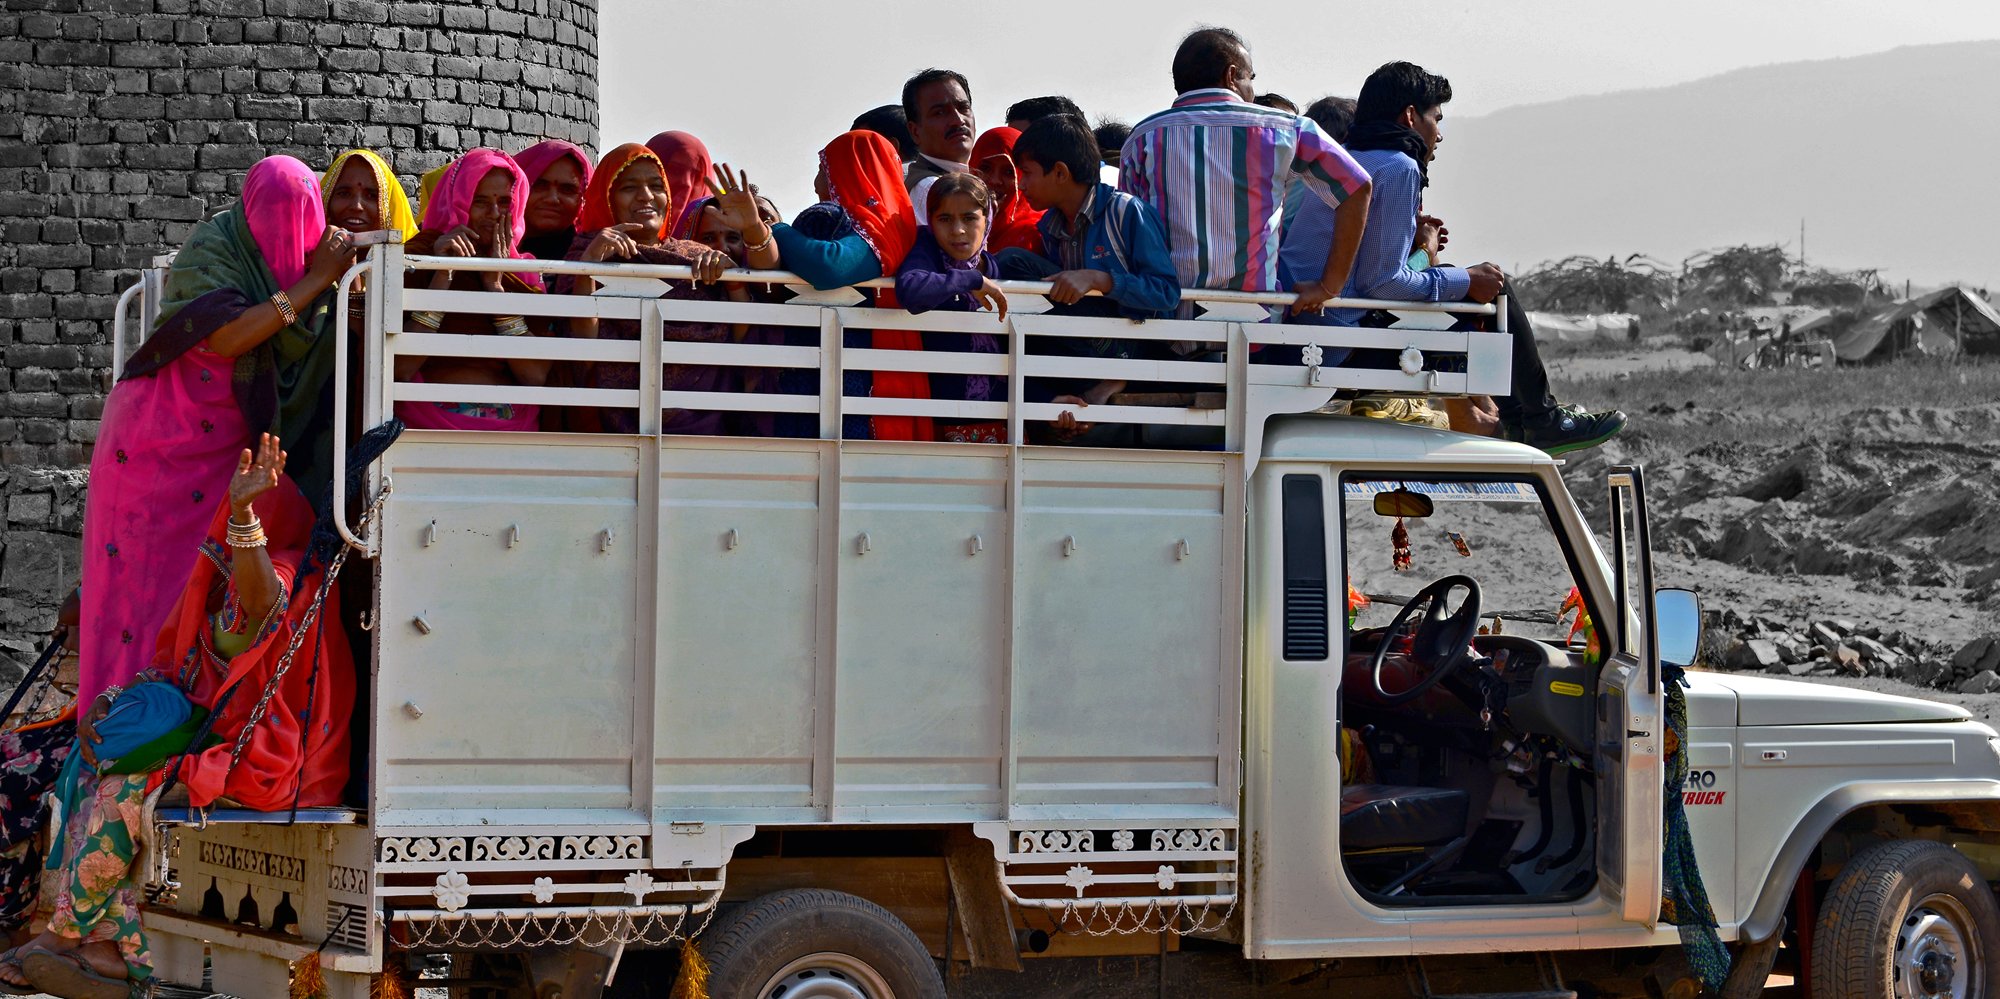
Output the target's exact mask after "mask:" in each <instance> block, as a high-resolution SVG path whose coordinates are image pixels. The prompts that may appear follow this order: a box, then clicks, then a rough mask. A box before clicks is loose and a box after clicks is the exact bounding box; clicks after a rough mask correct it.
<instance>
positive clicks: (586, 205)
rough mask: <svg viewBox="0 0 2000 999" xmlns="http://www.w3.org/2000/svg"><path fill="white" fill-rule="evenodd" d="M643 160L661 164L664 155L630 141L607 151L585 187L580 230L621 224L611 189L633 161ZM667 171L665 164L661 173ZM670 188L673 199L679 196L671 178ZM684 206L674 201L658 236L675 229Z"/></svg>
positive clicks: (579, 212) (664, 235)
mask: <svg viewBox="0 0 2000 999" xmlns="http://www.w3.org/2000/svg"><path fill="white" fill-rule="evenodd" d="M641 161H646V162H650V163H652V164H653V165H654V166H660V157H659V156H658V155H656V154H655V153H654V152H653V151H652V149H650V148H648V147H646V146H642V145H640V144H638V143H636V142H627V143H625V144H624V145H622V146H619V147H618V148H616V149H613V150H612V151H610V152H608V153H605V154H604V159H602V160H600V161H599V162H598V164H597V171H596V173H594V174H593V175H592V176H591V178H590V186H589V187H588V188H585V189H584V192H583V207H582V208H580V209H578V210H577V213H576V231H577V232H578V233H579V234H581V233H586V232H596V231H597V230H599V229H609V228H611V227H612V226H614V225H617V224H618V216H617V214H616V213H615V212H613V211H612V210H611V189H612V188H613V187H615V186H616V185H617V184H618V175H619V174H622V173H624V172H625V170H626V168H627V167H630V166H631V165H632V164H634V163H638V162H641ZM665 172H666V171H665V169H664V168H662V170H661V173H663V174H664V173H665ZM667 191H668V197H669V198H670V199H671V198H672V197H675V195H674V194H673V193H672V192H673V186H672V182H671V181H669V182H668V187H667ZM680 207H681V205H680V202H678V201H670V203H669V204H668V205H667V211H666V215H665V216H664V217H663V218H662V219H661V220H660V231H659V232H657V233H655V234H654V238H655V239H664V238H666V235H667V233H669V232H672V231H673V229H672V227H671V226H672V219H673V218H674V212H675V211H677V210H679V209H680Z"/></svg>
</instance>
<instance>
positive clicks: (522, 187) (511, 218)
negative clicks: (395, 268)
mask: <svg viewBox="0 0 2000 999" xmlns="http://www.w3.org/2000/svg"><path fill="white" fill-rule="evenodd" d="M527 196H528V178H527V175H526V174H524V173H522V172H521V167H520V166H519V165H518V164H516V163H515V162H514V158H513V157H511V156H508V155H507V154H506V153H503V152H501V151H499V150H497V149H475V150H473V151H471V152H469V153H466V154H465V155H464V156H462V157H460V158H459V159H458V160H457V161H456V162H455V163H453V164H452V168H451V170H450V172H448V173H447V174H445V177H444V179H443V180H442V181H440V182H439V183H438V188H437V190H436V191H435V192H433V193H432V195H431V203H430V205H428V206H427V207H426V208H425V209H424V231H423V232H420V233H418V234H417V235H416V236H415V237H413V238H412V239H410V240H409V242H408V243H406V244H405V249H407V250H408V251H409V252H410V253H413V254H432V255H436V256H440V257H501V258H514V259H521V260H532V259H534V258H532V257H530V256H528V255H527V254H525V253H522V252H521V251H520V249H519V247H520V244H521V237H522V236H523V235H525V234H526V232H527ZM429 281H430V286H431V287H432V288H435V289H446V288H449V289H451V290H453V291H507V292H516V293H533V292H539V291H541V290H542V278H541V275H539V274H536V273H534V272H532V271H522V272H520V273H499V272H492V271H477V272H475V271H449V270H446V271H432V272H431V276H430V278H429ZM403 328H404V329H406V330H409V331H411V332H412V333H417V334H422V333H425V332H431V333H461V334H472V335H498V336H534V335H536V334H537V333H541V334H544V335H545V334H546V333H547V332H548V326H547V324H546V322H545V321H543V320H539V319H538V320H535V321H533V322H530V321H529V320H527V319H526V318H524V317H522V316H518V315H512V316H510V315H492V314H489V313H478V312H463V313H460V312H411V313H408V314H407V315H405V316H404V327H403ZM548 377H549V362H548V361H525V360H507V361H499V360H493V359H490V358H477V357H423V356H416V355H398V356H397V358H396V380H397V381H401V382H428V383H432V384H440V385H542V384H546V383H547V381H548ZM540 409H541V407H539V406H535V405H526V404H524V405H515V404H510V403H474V402H407V401H406V402H398V403H397V404H396V415H397V416H399V417H402V419H403V422H405V423H407V424H409V425H410V426H411V427H414V428H418V429H429V430H535V429H537V428H538V427H539V425H540V422H541V413H540Z"/></svg>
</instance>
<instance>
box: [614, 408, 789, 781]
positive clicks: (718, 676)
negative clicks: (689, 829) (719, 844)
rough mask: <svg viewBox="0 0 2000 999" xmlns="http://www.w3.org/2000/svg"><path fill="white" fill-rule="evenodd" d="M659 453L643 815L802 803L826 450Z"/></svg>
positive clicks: (668, 449) (670, 444)
mask: <svg viewBox="0 0 2000 999" xmlns="http://www.w3.org/2000/svg"><path fill="white" fill-rule="evenodd" d="M666 445H667V446H665V447H663V448H662V449H661V452H660V617H659V621H660V632H661V634H660V648H661V650H662V655H661V657H660V661H659V662H658V664H657V676H658V678H659V679H658V685H657V693H656V711H657V727H656V733H657V734H656V735H655V737H654V739H655V753H656V756H657V759H656V761H655V762H656V767H657V769H656V771H655V778H654V780H655V783H656V785H657V788H658V792H657V796H656V799H655V807H656V808H759V807H784V806H792V807H800V806H805V805H809V804H810V803H811V797H812V755H813V665H814V658H815V656H814V640H815V620H816V617H815V613H816V611H815V600H816V586H817V578H818V576H817V571H816V566H817V564H818V560H819V552H818V546H819V538H818V534H819V528H818V518H819V499H818V490H819V470H820V463H821V461H822V460H823V457H822V455H823V452H824V449H825V448H827V447H829V445H822V444H819V443H817V442H812V443H805V442H801V443H799V444H798V445H797V446H796V447H794V448H791V449H777V448H772V449H761V450H738V449H735V448H722V447H696V446H675V439H674V438H667V439H666ZM732 532H733V534H732Z"/></svg>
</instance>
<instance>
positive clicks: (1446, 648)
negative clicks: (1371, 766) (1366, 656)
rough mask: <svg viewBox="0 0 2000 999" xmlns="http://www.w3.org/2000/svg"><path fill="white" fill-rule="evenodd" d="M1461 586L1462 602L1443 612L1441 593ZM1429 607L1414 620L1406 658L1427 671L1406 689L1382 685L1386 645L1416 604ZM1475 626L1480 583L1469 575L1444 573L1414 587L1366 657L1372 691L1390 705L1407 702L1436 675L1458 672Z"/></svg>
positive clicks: (1426, 689) (1433, 683) (1435, 682)
mask: <svg viewBox="0 0 2000 999" xmlns="http://www.w3.org/2000/svg"><path fill="white" fill-rule="evenodd" d="M1460 589H1462V590H1465V591H1466V594H1465V602H1464V603H1463V604H1461V605H1460V606H1459V608H1458V610H1457V612H1456V613H1452V614H1446V613H1445V598H1446V597H1447V596H1449V595H1450V594H1451V593H1452V591H1453V590H1460ZM1419 607H1427V608H1428V609H1427V610H1426V611H1425V613H1424V617H1423V620H1422V621H1420V622H1419V623H1418V624H1417V634H1416V637H1415V639H1414V640H1413V641H1412V642H1411V644H1410V661H1411V662H1412V663H1414V664H1416V665H1417V666H1419V667H1423V668H1427V669H1429V670H1430V673H1429V674H1428V675H1426V676H1424V677H1423V678H1422V679H1420V680H1418V681H1417V682H1416V683H1413V684H1411V685H1410V687H1409V688H1408V689H1406V690H1400V691H1396V692H1394V693H1391V692H1390V691H1389V690H1388V689H1387V688H1386V687H1384V686H1382V664H1383V662H1384V661H1385V660H1387V658H1388V656H1389V646H1390V645H1391V644H1392V640H1393V639H1394V638H1395V636H1396V635H1397V634H1398V633H1399V632H1401V631H1402V630H1403V627H1404V624H1405V623H1406V622H1407V621H1408V620H1409V618H1410V615H1412V614H1414V613H1416V611H1417V608H1419ZM1478 629H1479V583H1478V581H1476V580H1474V579H1473V578H1472V577H1471V576H1464V575H1457V576H1446V577H1444V578H1443V579H1439V580H1437V581H1435V582H1433V583H1431V584H1430V585H1428V586H1426V587H1424V588H1423V589H1421V590H1418V591H1417V595H1416V596H1414V597H1411V598H1410V602H1409V603H1406V604H1404V605H1403V609H1402V610H1401V611H1398V612H1397V613H1396V619H1395V620H1394V621H1391V622H1389V628H1388V630H1387V631H1385V632H1383V633H1382V640H1381V641H1380V642H1377V643H1376V645H1375V658H1374V659H1373V660H1372V661H1371V662H1370V663H1369V675H1370V676H1372V677H1373V678H1374V681H1375V696H1376V697H1378V698H1380V699H1381V702H1382V703H1383V704H1384V705H1386V706H1389V707H1395V706H1397V705H1401V704H1408V703H1409V702H1411V701H1414V700H1416V699H1417V698H1419V697H1422V696H1424V694H1426V693H1428V692H1429V691H1430V689H1431V688H1432V687H1435V686H1437V685H1438V681H1440V680H1443V679H1444V678H1445V677H1446V676H1448V675H1450V674H1451V673H1454V672H1456V671H1457V670H1458V669H1459V668H1460V667H1461V666H1463V665H1465V662H1466V660H1468V659H1470V658H1471V655H1470V653H1471V649H1472V636H1473V634H1474V633H1475V632H1477V631H1478Z"/></svg>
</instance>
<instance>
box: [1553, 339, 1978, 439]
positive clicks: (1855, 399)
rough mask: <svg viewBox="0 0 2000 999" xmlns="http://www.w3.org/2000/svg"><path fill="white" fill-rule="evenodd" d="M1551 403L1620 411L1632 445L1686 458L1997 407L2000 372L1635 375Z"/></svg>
mask: <svg viewBox="0 0 2000 999" xmlns="http://www.w3.org/2000/svg"><path fill="white" fill-rule="evenodd" d="M1556 395H1557V396H1558V397H1559V398H1562V399H1565V400H1576V401H1578V402H1582V403H1584V404H1586V405H1588V406H1591V407H1593V408H1596V407H1617V408H1619V409H1622V410H1624V411H1625V413H1626V415H1627V416H1629V417H1630V418H1631V430H1629V431H1628V432H1627V435H1626V436H1627V437H1628V438H1632V439H1634V440H1633V443H1635V444H1640V445H1642V449H1643V450H1647V451H1653V450H1659V451H1664V452H1667V453H1675V454H1682V453H1686V452H1687V451H1689V450H1692V449H1694V448H1698V447H1702V446H1704V445H1708V444H1715V443H1744V444H1756V445H1761V446H1770V445H1782V444H1786V443H1798V442H1803V441H1807V440H1812V439H1815V438H1825V437H1831V436H1838V435H1839V434H1840V429H1839V428H1840V427H1841V426H1842V425H1843V424H1844V422H1845V419H1844V418H1845V417H1847V416H1849V415H1851V414H1854V413H1857V412H1861V411H1863V410H1870V409H1884V408H1890V409H1894V408H1904V407H1909V408H1943V409H1951V408H1958V407H1963V406H1979V405H1990V404H1993V403H1994V402H1996V401H2000V363H1996V362H1995V361H1990V360H1968V361H1958V362H1950V361H1942V360H1936V359H1930V358H1912V359H1909V360H1903V361H1896V362H1892V363H1889V364H1880V365H1868V366H1844V367H1836V368H1788V369H1779V370H1772V371H1743V370H1727V369H1722V368H1702V369H1695V370H1678V371H1674V370H1634V371H1630V372H1622V373H1619V374H1618V375H1614V376H1612V377H1581V378H1566V379H1559V380H1558V383H1557V385H1556Z"/></svg>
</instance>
